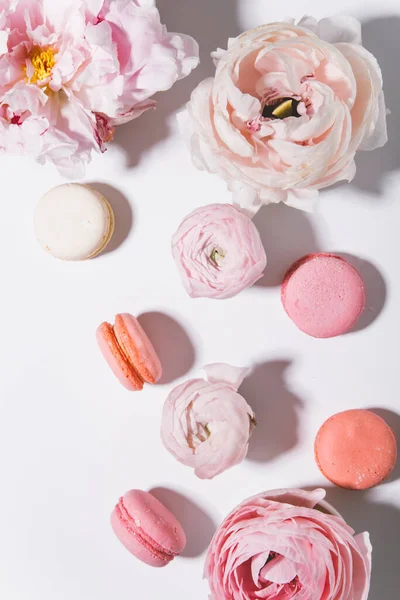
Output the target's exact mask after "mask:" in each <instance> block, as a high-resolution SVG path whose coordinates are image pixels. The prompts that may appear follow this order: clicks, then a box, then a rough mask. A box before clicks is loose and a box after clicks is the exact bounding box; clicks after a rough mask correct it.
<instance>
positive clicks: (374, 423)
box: [315, 409, 397, 490]
mask: <svg viewBox="0 0 400 600" xmlns="http://www.w3.org/2000/svg"><path fill="white" fill-rule="evenodd" d="M315 459H316V462H317V464H318V467H319V469H320V471H321V472H322V474H323V475H324V476H325V477H326V478H327V479H329V480H330V481H331V482H332V483H334V484H335V485H338V486H340V487H343V488H347V489H355V490H364V489H368V488H370V487H373V486H376V485H378V484H380V483H382V481H384V480H385V479H386V478H387V477H388V476H389V475H390V473H391V472H392V470H393V469H394V467H395V464H396V459H397V444H396V438H395V436H394V433H393V431H392V430H391V429H390V427H389V426H388V425H387V424H386V423H385V421H384V420H383V419H381V417H379V416H378V415H376V414H375V413H373V412H371V411H368V410H361V409H356V410H348V411H345V412H342V413H338V414H337V415H333V416H332V417H331V418H330V419H328V420H327V421H326V422H325V423H324V424H323V425H322V427H321V429H320V430H319V432H318V434H317V437H316V440H315Z"/></svg>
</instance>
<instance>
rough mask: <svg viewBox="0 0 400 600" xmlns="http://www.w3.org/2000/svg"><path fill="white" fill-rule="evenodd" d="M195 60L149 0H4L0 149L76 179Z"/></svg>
mask: <svg viewBox="0 0 400 600" xmlns="http://www.w3.org/2000/svg"><path fill="white" fill-rule="evenodd" d="M197 63H198V46H197V44H196V42H195V41H194V40H193V39H192V38H190V37H188V36H185V35H178V34H175V33H168V32H167V30H166V28H165V27H164V26H163V25H162V24H161V23H160V16H159V13H158V11H157V9H156V7H155V3H154V1H153V0H72V1H71V0H69V1H68V3H66V2H61V6H60V1H59V0H53V1H52V2H46V0H32V1H31V0H8V1H5V0H0V149H1V150H4V151H7V152H16V153H23V154H29V155H31V156H33V157H35V158H36V159H37V160H38V161H39V162H41V163H44V162H46V161H50V162H53V163H55V164H56V165H57V167H58V168H59V170H60V171H61V172H62V173H63V174H64V175H67V176H71V177H72V176H80V175H82V174H83V172H82V170H83V165H84V163H85V162H88V161H89V160H90V157H91V153H92V151H96V152H103V151H104V150H105V147H106V146H105V145H106V143H107V142H108V141H109V140H111V139H112V137H113V134H114V129H115V126H116V125H119V124H120V123H125V122H126V121H129V120H131V119H134V118H136V117H138V116H140V115H141V114H142V113H143V112H144V111H145V110H147V109H149V108H151V107H154V106H155V102H154V100H152V99H151V98H152V96H153V95H154V94H155V93H156V92H158V91H161V90H167V89H169V88H170V87H171V86H172V85H173V84H174V83H175V82H176V81H177V80H178V79H181V78H183V77H185V76H186V75H188V74H189V73H190V71H191V70H192V69H193V68H194V67H195V66H196V65H197Z"/></svg>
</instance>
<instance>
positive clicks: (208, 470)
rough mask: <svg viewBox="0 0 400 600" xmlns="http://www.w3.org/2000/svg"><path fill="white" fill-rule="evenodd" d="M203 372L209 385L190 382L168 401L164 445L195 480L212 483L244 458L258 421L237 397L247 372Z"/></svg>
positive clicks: (215, 368) (221, 367)
mask: <svg viewBox="0 0 400 600" xmlns="http://www.w3.org/2000/svg"><path fill="white" fill-rule="evenodd" d="M204 372H205V374H206V379H191V380H190V381H187V382H185V383H183V384H181V385H179V386H178V387H176V388H175V389H174V390H173V391H172V392H171V394H170V395H169V396H168V398H167V400H166V402H165V405H164V408H163V412H162V418H161V439H162V442H163V444H164V446H165V447H166V449H167V450H168V451H169V452H170V453H171V454H172V455H173V456H175V458H176V459H177V460H178V461H179V462H181V463H183V464H184V465H187V466H188V467H192V468H193V469H194V472H195V474H196V475H197V477H200V479H212V478H213V477H215V476H216V475H218V474H219V473H222V472H223V471H225V470H226V469H229V468H230V467H233V466H234V465H237V464H239V463H240V462H242V460H243V459H244V458H245V456H246V454H247V450H248V445H249V439H250V435H251V432H252V430H253V427H254V426H255V419H254V413H253V411H252V409H251V408H250V406H249V405H248V404H247V402H246V400H245V399H244V398H243V397H242V396H241V395H240V394H238V393H237V390H238V388H239V387H240V385H241V383H242V381H243V379H244V378H245V377H246V376H247V375H248V374H249V372H250V370H249V369H239V368H237V367H231V366H229V365H226V364H213V365H208V366H206V367H204Z"/></svg>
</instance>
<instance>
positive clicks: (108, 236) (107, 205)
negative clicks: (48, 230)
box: [80, 184, 115, 260]
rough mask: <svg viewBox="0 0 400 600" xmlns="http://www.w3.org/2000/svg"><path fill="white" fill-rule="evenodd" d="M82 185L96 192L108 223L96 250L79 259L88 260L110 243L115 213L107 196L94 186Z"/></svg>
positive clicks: (113, 229)
mask: <svg viewBox="0 0 400 600" xmlns="http://www.w3.org/2000/svg"><path fill="white" fill-rule="evenodd" d="M82 185H83V184H82ZM83 187H86V188H88V189H89V190H91V191H92V192H95V193H96V195H97V197H98V198H99V200H100V202H101V203H102V205H103V208H104V209H105V211H106V213H107V223H108V226H107V229H106V230H105V232H104V235H103V239H102V240H101V241H100V243H99V247H98V248H97V249H96V250H94V251H93V252H92V253H91V254H89V255H88V256H86V257H85V258H81V259H80V260H90V259H91V258H95V257H96V256H98V255H99V254H101V253H102V252H103V250H105V249H106V247H107V246H108V244H109V243H110V241H111V238H112V236H113V235H114V231H115V215H114V211H113V209H112V207H111V204H110V203H109V201H108V200H107V198H105V196H103V194H101V193H100V192H99V191H98V190H96V189H95V188H93V187H91V186H89V185H83Z"/></svg>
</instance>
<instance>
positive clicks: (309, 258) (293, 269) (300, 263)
mask: <svg viewBox="0 0 400 600" xmlns="http://www.w3.org/2000/svg"><path fill="white" fill-rule="evenodd" d="M319 257H323V258H335V259H338V260H340V261H342V262H344V263H345V264H346V265H347V266H349V267H350V268H351V269H352V271H354V273H355V274H356V275H357V277H358V279H359V281H360V283H361V287H362V290H363V304H362V307H361V308H360V310H359V312H358V314H357V315H356V316H355V317H354V319H353V321H352V322H351V324H350V325H349V326H348V328H347V329H346V331H345V332H343V333H342V334H336V335H335V336H329V337H328V338H325V337H323V336H317V335H315V334H312V333H309V332H308V331H305V330H304V329H302V328H301V327H299V325H298V324H297V323H295V322H294V321H293V319H292V317H291V316H290V314H289V311H288V310H287V308H286V289H287V286H288V283H289V280H290V278H291V276H292V275H293V273H295V272H296V271H297V269H299V268H300V267H301V266H303V265H304V264H306V263H308V262H310V261H312V260H314V259H315V258H319ZM366 301H367V298H366V289H365V284H364V281H363V279H362V277H361V275H360V273H359V272H358V271H357V269H356V268H355V267H353V265H352V264H350V263H349V262H348V261H347V260H346V259H345V258H343V257H342V256H340V255H338V254H334V253H333V252H314V253H311V254H305V255H304V256H302V257H301V258H299V259H298V260H296V261H295V262H294V263H293V264H292V265H291V266H290V267H289V269H288V270H287V271H286V273H285V276H284V278H283V281H282V284H281V302H282V305H283V308H284V310H285V312H286V314H287V315H288V317H289V319H290V320H291V321H292V323H294V325H295V326H296V327H297V329H299V330H300V331H302V332H303V333H305V334H306V335H309V336H310V337H313V338H315V339H330V338H331V337H337V336H338V335H343V334H345V333H348V332H349V331H351V330H352V329H353V327H354V326H355V325H356V323H357V321H358V320H359V318H360V317H361V315H362V313H363V312H364V310H365V307H366Z"/></svg>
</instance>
